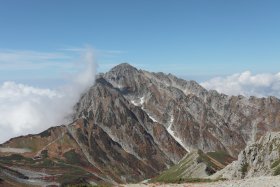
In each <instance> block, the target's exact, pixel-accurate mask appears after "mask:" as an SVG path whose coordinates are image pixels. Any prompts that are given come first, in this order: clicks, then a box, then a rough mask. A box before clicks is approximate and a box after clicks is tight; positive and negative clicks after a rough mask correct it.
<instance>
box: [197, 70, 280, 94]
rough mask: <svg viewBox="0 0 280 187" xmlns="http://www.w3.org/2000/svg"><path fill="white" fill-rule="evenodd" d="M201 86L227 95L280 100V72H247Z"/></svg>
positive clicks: (220, 78) (212, 80)
mask: <svg viewBox="0 0 280 187" xmlns="http://www.w3.org/2000/svg"><path fill="white" fill-rule="evenodd" d="M201 85H202V86H203V87H204V88H206V89H208V90H217V91H218V92H220V93H224V94H227V95H244V96H247V97H249V96H257V97H267V96H275V97H278V98H280V72H279V73H276V74H270V73H266V74H256V75H254V74H252V73H251V72H250V71H245V72H243V73H236V74H233V75H230V76H227V77H216V78H213V79H210V80H208V81H205V82H202V83H201Z"/></svg>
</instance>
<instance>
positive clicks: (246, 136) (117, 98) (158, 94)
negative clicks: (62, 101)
mask: <svg viewBox="0 0 280 187" xmlns="http://www.w3.org/2000/svg"><path fill="white" fill-rule="evenodd" d="M71 118H72V121H73V122H72V123H70V124H66V125H62V126H58V127H53V128H50V129H48V130H46V131H44V132H42V133H40V134H37V135H27V136H21V137H18V138H13V139H11V140H9V141H7V142H5V143H4V144H2V145H1V147H3V148H8V147H9V148H28V149H30V150H31V152H28V153H19V155H21V156H23V158H22V157H16V158H20V161H17V160H13V158H14V157H13V155H14V153H7V152H0V162H3V163H5V164H7V159H8V160H9V159H11V162H13V163H15V164H18V163H19V166H21V167H22V165H21V164H22V163H26V165H27V166H28V168H29V169H32V168H33V169H34V166H36V167H38V168H43V167H44V163H45V162H51V163H52V164H53V165H54V166H55V167H57V168H62V166H63V167H64V166H65V167H66V166H67V167H72V168H73V167H74V168H79V169H77V171H76V172H78V173H79V174H76V176H77V177H76V178H74V179H73V180H72V183H75V181H76V182H77V181H79V180H80V179H83V181H90V182H92V183H96V184H99V183H127V182H138V181H142V180H144V179H147V178H152V177H155V176H157V175H158V174H159V173H161V172H162V171H163V170H165V169H166V168H169V167H170V166H172V165H174V164H176V163H177V162H179V161H180V160H181V159H182V158H183V157H184V156H185V155H186V154H187V153H188V152H191V151H193V150H196V149H201V150H202V151H203V152H211V151H222V152H225V153H228V154H230V155H231V156H233V157H235V158H236V157H237V155H238V154H239V152H240V151H241V150H242V149H244V148H245V147H246V145H247V144H248V143H249V142H253V141H254V140H257V139H259V138H260V137H261V136H262V135H264V134H265V133H266V132H269V131H279V129H280V125H279V122H280V101H279V99H277V98H275V97H268V98H256V97H250V98H246V97H243V96H227V95H225V94H219V93H218V92H216V91H211V90H210V91H207V90H206V89H204V88H203V87H202V86H200V85H199V84H198V83H196V82H195V81H186V80H183V79H179V78H177V77H176V76H174V75H172V74H164V73H153V72H148V71H145V70H138V69H137V68H135V67H133V66H131V65H129V64H127V63H123V64H120V65H118V66H115V67H114V68H112V69H111V70H110V71H108V72H107V73H102V74H99V75H98V76H97V79H96V81H95V83H94V85H93V86H91V87H90V88H89V90H87V92H85V93H84V94H83V95H82V96H81V98H80V100H79V101H78V102H77V104H76V105H75V106H74V112H73V114H72V117H71ZM46 153H47V154H46ZM11 156H12V158H11ZM36 158H37V159H36ZM30 159H32V160H30ZM73 159H74V160H75V162H74V160H73ZM8 163H9V162H8ZM86 163H87V164H86ZM36 167H35V168H36ZM46 172H48V173H50V174H53V173H55V172H54V171H53V169H52V168H48V169H47V171H46ZM62 173H63V172H62ZM64 175H66V174H65V173H63V176H64ZM73 175H74V174H73ZM56 180H57V181H58V182H59V183H61V184H68V183H69V182H71V181H67V180H66V179H65V178H63V177H61V178H58V179H56Z"/></svg>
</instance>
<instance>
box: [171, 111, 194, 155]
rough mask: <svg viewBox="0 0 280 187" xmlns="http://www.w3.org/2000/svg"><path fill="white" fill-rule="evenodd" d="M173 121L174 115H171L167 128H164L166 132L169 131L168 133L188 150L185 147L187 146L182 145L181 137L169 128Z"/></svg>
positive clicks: (187, 149)
mask: <svg viewBox="0 0 280 187" xmlns="http://www.w3.org/2000/svg"><path fill="white" fill-rule="evenodd" d="M173 122H174V116H173V115H171V118H170V123H169V126H168V128H167V129H166V130H167V132H168V133H169V134H170V135H171V136H172V137H173V138H174V139H175V140H176V141H177V142H178V143H179V144H180V145H181V146H182V147H183V148H184V149H185V150H186V151H188V152H190V149H189V148H187V147H186V146H185V145H184V143H183V141H182V139H180V138H179V137H177V136H176V135H175V132H174V131H173V130H172V129H171V127H172V125H173Z"/></svg>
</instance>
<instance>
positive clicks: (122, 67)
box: [108, 63, 138, 75]
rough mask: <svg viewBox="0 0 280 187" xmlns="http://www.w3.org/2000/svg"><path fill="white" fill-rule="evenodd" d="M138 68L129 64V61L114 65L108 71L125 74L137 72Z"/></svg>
mask: <svg viewBox="0 0 280 187" xmlns="http://www.w3.org/2000/svg"><path fill="white" fill-rule="evenodd" d="M137 71H138V70H137V68H135V67H134V66H132V65H130V64H128V63H121V64H119V65H116V66H115V67H113V68H112V69H111V70H110V71H109V72H108V73H111V74H117V75H124V74H126V73H127V72H137Z"/></svg>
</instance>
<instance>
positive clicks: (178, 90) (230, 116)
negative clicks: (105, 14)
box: [78, 64, 280, 157]
mask: <svg viewBox="0 0 280 187" xmlns="http://www.w3.org/2000/svg"><path fill="white" fill-rule="evenodd" d="M100 77H102V78H104V79H105V80H106V81H107V82H109V83H110V84H111V85H112V86H113V87H114V88H117V89H118V90H119V92H120V93H121V94H122V95H123V96H124V97H125V98H126V99H127V101H128V102H130V103H131V104H133V105H135V106H139V107H141V109H142V110H143V111H144V112H145V113H147V114H148V115H149V117H150V119H152V120H153V121H154V122H158V123H160V124H162V125H163V126H165V128H166V129H167V131H168V132H169V134H170V135H171V136H172V137H173V138H174V139H175V140H176V141H177V142H178V143H179V144H180V145H182V147H184V149H185V150H187V151H189V150H191V149H201V150H203V151H205V152H208V151H217V150H220V151H225V152H228V153H230V154H231V155H232V156H235V157H236V156H237V155H238V154H239V152H240V151H241V150H242V149H243V148H245V146H246V144H247V143H248V142H250V141H254V140H255V139H258V138H259V137H260V136H262V135H263V134H265V133H266V132H267V131H278V130H280V123H279V122H280V101H279V100H278V99H277V98H275V97H269V98H256V97H250V98H246V97H243V96H232V97H230V96H227V95H224V94H219V93H217V92H216V91H207V90H205V89H204V88H203V87H201V86H200V85H199V84H197V83H196V82H194V81H185V80H182V79H179V78H177V77H175V76H173V75H171V74H168V75H166V74H163V73H150V72H147V71H143V70H137V69H136V68H134V67H132V66H130V65H129V64H120V65H118V66H116V67H115V68H113V69H112V70H111V71H109V72H108V73H106V74H104V75H100ZM82 108H83V107H82ZM78 111H81V109H78ZM78 113H79V112H78Z"/></svg>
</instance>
